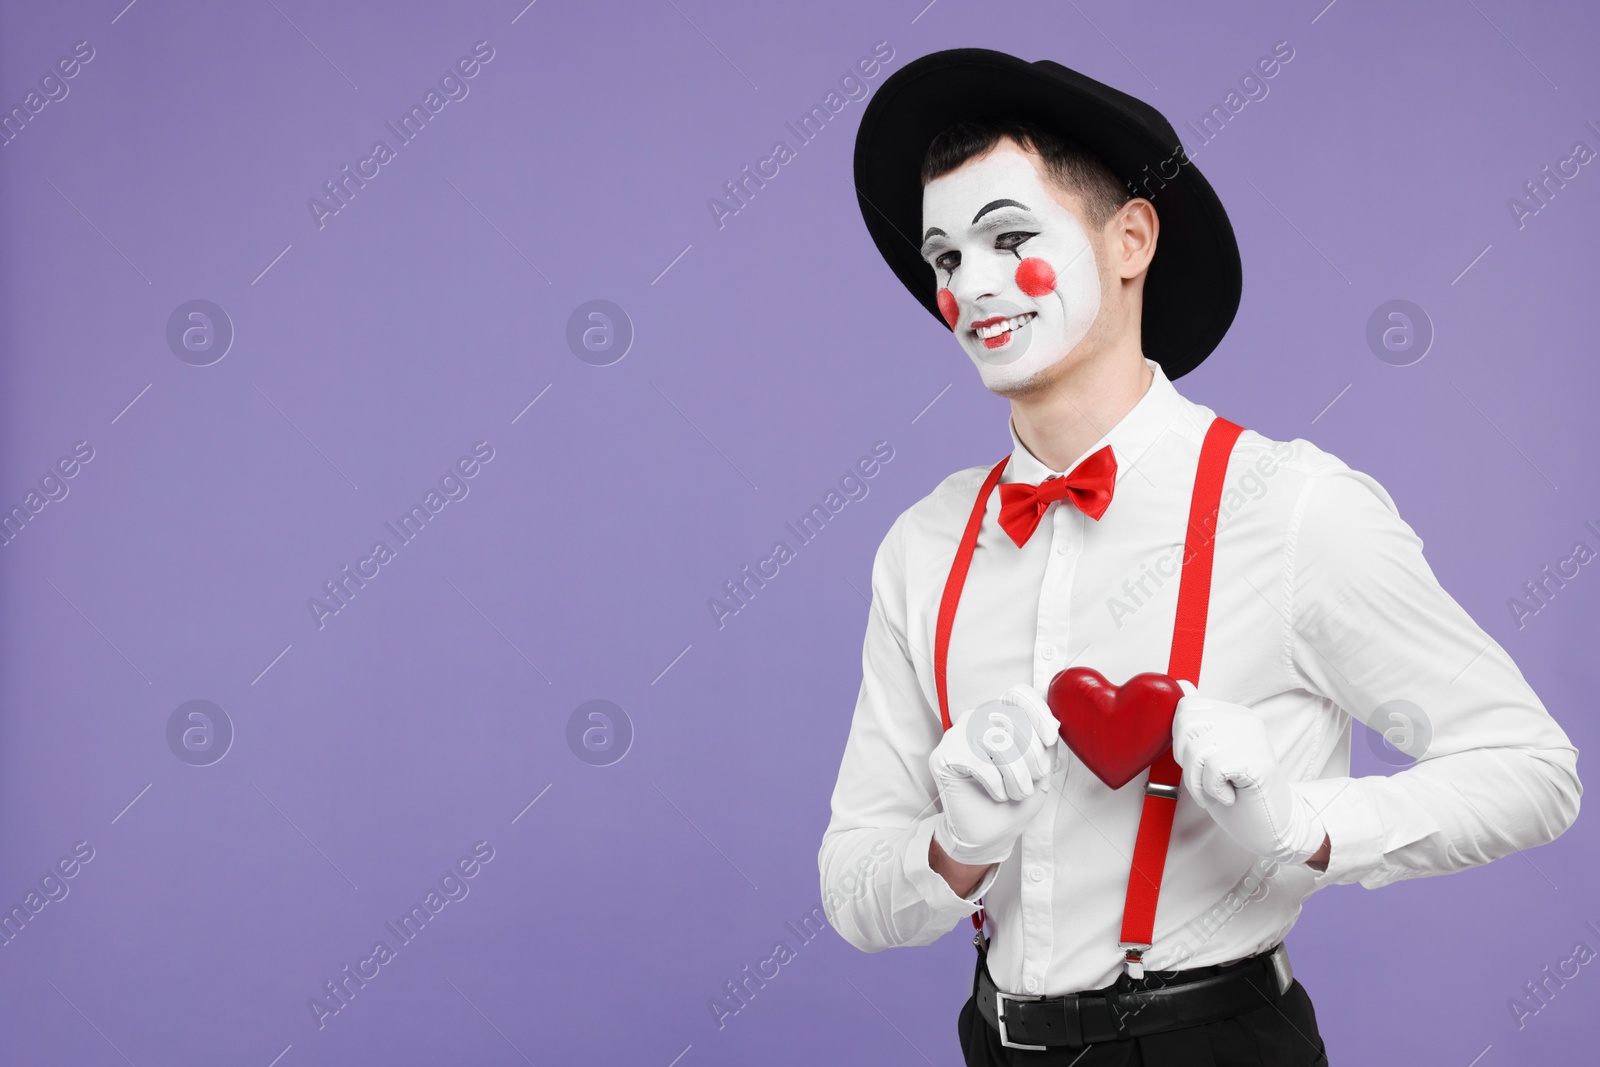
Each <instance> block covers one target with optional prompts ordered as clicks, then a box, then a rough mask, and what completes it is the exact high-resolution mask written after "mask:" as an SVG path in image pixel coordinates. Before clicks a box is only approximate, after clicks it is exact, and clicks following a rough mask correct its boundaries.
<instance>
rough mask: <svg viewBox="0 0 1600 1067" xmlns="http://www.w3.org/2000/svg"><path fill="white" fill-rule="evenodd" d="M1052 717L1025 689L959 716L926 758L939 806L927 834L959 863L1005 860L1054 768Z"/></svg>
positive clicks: (1055, 752)
mask: <svg viewBox="0 0 1600 1067" xmlns="http://www.w3.org/2000/svg"><path fill="white" fill-rule="evenodd" d="M1060 736H1061V735H1060V732H1059V728H1058V726H1057V723H1056V719H1055V716H1054V715H1052V714H1050V708H1049V705H1047V704H1046V703H1045V701H1044V698H1042V697H1041V696H1039V694H1038V693H1035V692H1034V691H1033V689H1032V688H1030V687H1029V686H1025V685H1016V686H1012V687H1011V688H1010V689H1008V690H1007V691H1006V693H1005V695H1004V696H1002V697H1001V698H1000V699H999V700H991V701H989V702H988V703H987V704H982V705H979V706H978V707H976V708H972V709H971V710H969V711H967V712H965V713H964V714H962V715H961V716H960V717H959V718H957V719H956V721H955V722H953V723H952V724H951V725H950V729H948V730H946V731H945V733H944V737H943V738H942V739H941V740H940V742H939V744H938V747H936V748H935V749H934V750H933V751H932V752H931V753H930V754H929V755H928V769H929V771H931V772H932V774H933V780H934V783H935V784H936V785H937V786H938V789H939V803H940V805H941V807H942V808H943V811H942V812H941V813H940V816H939V819H938V821H937V822H936V823H935V824H934V829H933V837H934V840H935V841H937V842H939V847H940V848H942V849H944V851H945V854H946V855H948V856H949V857H950V858H951V859H953V860H955V861H957V862H958V863H969V864H974V865H987V864H990V863H999V862H1000V861H1002V860H1004V859H1005V858H1006V857H1008V856H1010V855H1011V850H1012V848H1013V847H1014V846H1015V845H1016V841H1017V838H1018V837H1021V836H1022V831H1023V829H1024V828H1025V827H1026V826H1027V825H1028V822H1029V820H1031V819H1032V818H1033V817H1034V815H1035V814H1037V813H1038V811H1039V809H1040V808H1041V807H1043V805H1044V798H1045V794H1046V793H1047V792H1049V789H1050V777H1051V776H1052V775H1053V774H1055V772H1056V769H1057V767H1058V766H1059V764H1060V752H1061V748H1060V746H1059V745H1057V743H1056V742H1057V741H1058V740H1059V739H1060Z"/></svg>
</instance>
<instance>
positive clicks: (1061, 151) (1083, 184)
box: [922, 120, 1133, 227]
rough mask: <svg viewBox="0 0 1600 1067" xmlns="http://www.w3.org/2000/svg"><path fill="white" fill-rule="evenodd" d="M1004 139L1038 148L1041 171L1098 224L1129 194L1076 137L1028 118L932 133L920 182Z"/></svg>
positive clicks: (958, 125) (969, 123)
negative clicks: (1043, 169) (1054, 131)
mask: <svg viewBox="0 0 1600 1067" xmlns="http://www.w3.org/2000/svg"><path fill="white" fill-rule="evenodd" d="M1007 138H1009V139H1010V140H1012V141H1015V142H1016V143H1017V144H1019V145H1021V146H1022V147H1023V148H1029V149H1032V150H1033V151H1034V152H1037V153H1038V154H1039V158H1040V159H1041V160H1043V161H1044V168H1045V173H1047V174H1048V175H1050V177H1051V178H1053V179H1054V180H1055V181H1056V183H1057V184H1058V185H1060V186H1062V187H1064V188H1066V189H1069V190H1071V191H1072V192H1073V193H1075V194H1076V195H1077V196H1078V197H1079V199H1080V200H1082V202H1083V209H1084V212H1085V214H1087V215H1088V218H1089V221H1090V222H1091V223H1093V224H1094V225H1095V226H1097V227H1100V226H1104V225H1105V224H1106V223H1107V222H1109V221H1110V220H1111V216H1113V215H1115V214H1116V213H1117V211H1118V210H1120V209H1121V207H1122V205H1123V204H1126V203H1127V202H1128V201H1129V200H1131V199H1132V198H1133V196H1132V194H1131V193H1130V192H1129V191H1128V187H1127V186H1126V185H1125V184H1123V182H1122V181H1121V180H1120V179H1118V178H1117V176H1116V175H1115V174H1113V173H1111V168H1110V167H1107V166H1106V165H1105V163H1104V162H1102V161H1101V159H1100V157H1099V156H1097V155H1095V154H1094V153H1093V152H1090V151H1089V150H1088V149H1086V148H1084V147H1083V146H1082V145H1080V144H1078V143H1077V142H1076V141H1073V140H1071V139H1070V138H1067V137H1063V136H1061V135H1060V134H1056V133H1052V132H1051V131H1049V130H1046V129H1044V128H1043V127H1040V126H1037V125H1034V124H1033V123H1031V122H1022V121H1009V120H1008V121H967V122H958V123H956V124H955V125H954V126H951V127H950V128H948V129H946V130H945V131H944V132H943V133H941V134H939V136H937V137H935V138H934V139H933V141H932V142H930V143H929V145H928V151H927V152H926V153H924V154H923V157H922V184H923V186H924V187H926V186H927V184H928V183H929V182H931V181H933V180H934V179H935V178H942V177H943V176H944V175H946V174H949V173H950V172H951V171H953V170H955V169H956V168H957V167H959V166H961V165H962V164H963V163H965V162H967V160H969V159H974V158H976V157H978V156H981V155H983V154H984V153H986V152H988V151H989V150H990V149H991V148H993V147H995V145H997V144H999V143H1000V142H1001V141H1002V140H1004V139H1007Z"/></svg>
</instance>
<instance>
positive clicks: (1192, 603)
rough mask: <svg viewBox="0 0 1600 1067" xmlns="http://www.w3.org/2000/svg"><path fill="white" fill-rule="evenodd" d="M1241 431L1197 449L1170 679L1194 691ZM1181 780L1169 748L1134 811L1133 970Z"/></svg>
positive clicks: (1128, 906) (1127, 918) (1127, 917)
mask: <svg viewBox="0 0 1600 1067" xmlns="http://www.w3.org/2000/svg"><path fill="white" fill-rule="evenodd" d="M1243 432H1244V427H1242V426H1240V425H1238V424H1237V423H1233V422H1229V421H1228V420H1227V419H1224V418H1221V417H1218V418H1216V419H1214V420H1213V421H1212V423H1211V425H1210V427H1209V428H1208V429H1207V430H1206V436H1205V442H1204V443H1203V444H1202V445H1201V446H1200V466H1199V469H1198V470H1197V471H1196V472H1195V479H1194V495H1193V496H1192V497H1191V498H1190V501H1189V529H1188V532H1187V534H1186V535H1185V537H1184V543H1183V565H1182V577H1181V578H1180V579H1179V581H1178V610H1177V617H1176V619H1175V621H1174V623H1173V628H1172V656H1171V659H1169V660H1168V662H1167V674H1168V676H1169V677H1171V678H1173V679H1174V680H1176V679H1179V678H1183V679H1186V680H1187V681H1189V682H1192V683H1194V684H1195V685H1197V686H1198V685H1199V684H1200V660H1201V657H1202V655H1203V653H1204V652H1205V642H1206V610H1207V608H1208V606H1209V604H1210V601H1211V563H1212V556H1213V549H1215V547H1216V530H1217V518H1218V512H1219V507H1220V504H1221V501H1222V480H1223V476H1224V475H1225V474H1227V472H1228V456H1229V455H1230V453H1231V452H1232V451H1233V445H1234V442H1235V441H1237V440H1238V438H1239V435H1240V434H1241V433H1243ZM1182 777H1183V769H1182V768H1181V767H1179V766H1178V763H1177V761H1176V760H1174V759H1173V758H1172V748H1171V747H1170V746H1169V747H1168V748H1167V749H1166V751H1164V752H1162V754H1161V755H1160V756H1158V757H1157V758H1156V762H1155V763H1154V764H1153V765H1152V766H1151V768H1150V777H1149V779H1148V780H1147V783H1146V785H1145V794H1144V808H1143V809H1142V810H1141V811H1140V813H1139V833H1138V836H1137V837H1136V838H1135V840H1134V846H1133V869H1132V870H1131V871H1129V872H1128V895H1127V897H1126V899H1125V900H1124V902H1123V905H1122V935H1121V941H1120V947H1122V948H1123V949H1126V950H1127V959H1128V962H1129V964H1130V965H1137V964H1138V962H1139V959H1140V957H1141V956H1142V955H1143V953H1144V950H1145V949H1148V948H1149V947H1150V945H1151V943H1152V940H1153V937H1154V931H1155V923H1156V898H1157V897H1158V896H1159V895H1160V893H1161V875H1162V872H1163V871H1164V870H1165V869H1166V865H1167V843H1168V841H1169V840H1170V839H1171V837H1172V817H1173V814H1174V812H1175V811H1176V809H1177V807H1178V783H1179V782H1180V781H1181V780H1182ZM1130 970H1131V968H1130ZM1139 973H1142V969H1141V971H1140V972H1139Z"/></svg>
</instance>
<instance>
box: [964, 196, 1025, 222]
mask: <svg viewBox="0 0 1600 1067" xmlns="http://www.w3.org/2000/svg"><path fill="white" fill-rule="evenodd" d="M1003 207H1020V208H1021V209H1022V210H1024V211H1031V210H1032V208H1030V207H1028V205H1027V204H1019V203H1018V202H1017V201H1015V200H991V201H989V202H988V203H987V204H985V205H983V207H982V208H980V209H979V210H978V213H977V214H976V215H974V216H972V224H973V225H974V226H976V225H977V224H978V220H979V219H981V218H983V217H984V216H985V215H987V214H988V213H989V212H991V211H994V210H996V209H997V208H1003Z"/></svg>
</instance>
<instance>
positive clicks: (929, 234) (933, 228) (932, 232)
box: [922, 226, 950, 243]
mask: <svg viewBox="0 0 1600 1067" xmlns="http://www.w3.org/2000/svg"><path fill="white" fill-rule="evenodd" d="M935 234H938V235H939V236H940V237H949V236H950V235H949V234H947V233H945V232H944V231H943V230H941V229H939V227H937V226H929V227H928V232H927V233H925V234H923V235H922V240H923V241H924V243H926V242H927V240H928V238H930V237H932V236H934V235H935Z"/></svg>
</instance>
